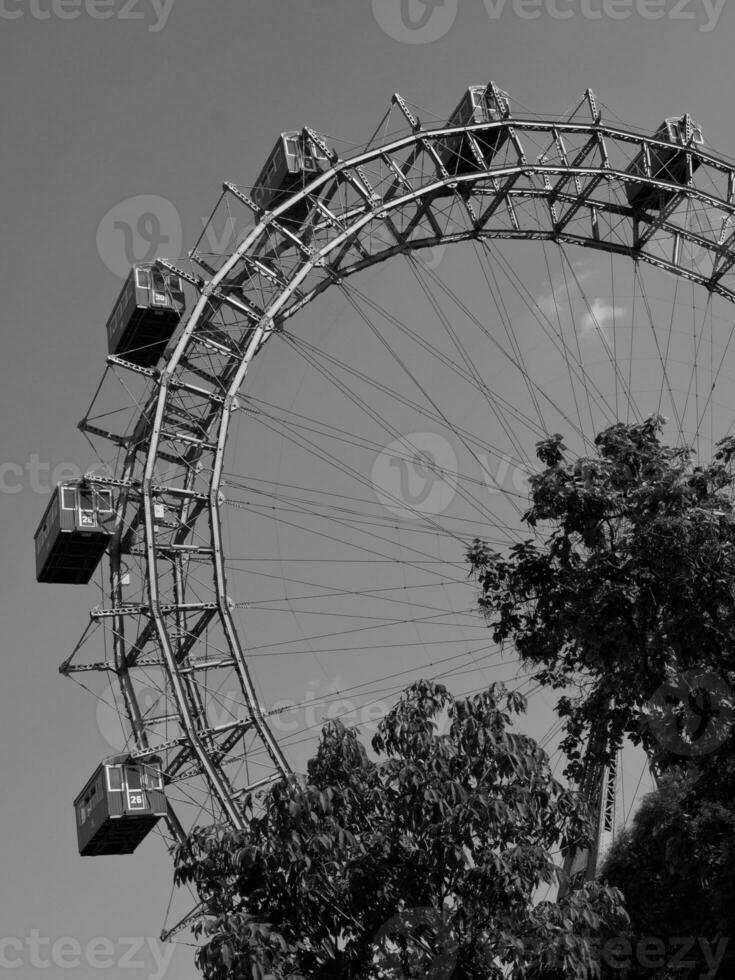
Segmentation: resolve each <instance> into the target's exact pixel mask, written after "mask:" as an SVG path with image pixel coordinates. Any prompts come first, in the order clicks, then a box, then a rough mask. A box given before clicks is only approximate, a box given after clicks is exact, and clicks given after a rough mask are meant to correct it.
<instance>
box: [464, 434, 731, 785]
mask: <svg viewBox="0 0 735 980" xmlns="http://www.w3.org/2000/svg"><path fill="white" fill-rule="evenodd" d="M664 421H665V420H663V419H662V418H661V417H660V416H653V417H651V418H649V419H646V420H645V421H644V422H642V423H637V424H623V423H618V424H616V425H613V426H612V427H610V428H608V429H606V430H605V431H603V432H601V433H600V434H599V435H598V436H597V438H596V439H595V447H596V454H595V455H593V456H589V457H586V456H585V457H580V458H576V459H571V460H567V458H566V448H565V446H564V444H563V439H562V436H560V435H555V436H553V437H551V438H549V439H547V440H545V441H543V442H541V443H539V444H538V446H537V453H538V457H539V459H540V460H541V461H542V463H543V464H544V469H543V471H542V472H540V473H539V474H536V475H534V476H532V477H531V480H530V484H531V506H530V508H529V510H528V511H527V512H526V513H525V514H524V521H525V522H526V523H527V525H528V526H529V528H530V529H532V530H534V531H535V532H536V533H537V537H536V539H535V540H532V539H529V540H525V541H523V542H520V543H518V544H515V545H513V546H512V548H511V549H510V552H509V553H508V554H505V555H504V554H500V553H498V552H495V551H493V550H492V549H490V548H489V547H488V546H487V545H486V544H484V543H483V542H482V541H481V540H479V539H478V540H476V541H475V542H474V544H473V546H472V548H471V549H470V551H469V555H468V557H469V560H470V563H471V567H472V569H473V572H474V573H475V575H476V576H477V579H478V581H479V584H480V589H481V595H480V600H479V601H480V605H481V607H482V609H483V610H484V612H485V614H486V616H487V619H488V621H489V624H490V625H491V627H492V630H493V636H494V639H495V641H496V642H498V643H506V642H509V643H512V644H513V645H514V646H515V648H516V649H517V651H518V653H519V654H520V656H521V657H522V658H523V660H524V661H525V662H526V663H527V664H530V665H532V666H533V667H535V668H536V676H537V678H538V680H539V681H540V682H542V683H544V684H550V685H552V686H554V687H555V688H566V689H568V690H569V691H572V692H573V693H572V694H571V695H570V694H568V693H564V694H563V696H561V697H560V700H559V711H560V714H561V715H562V716H563V717H564V718H565V724H566V737H565V741H564V743H563V747H564V749H565V750H566V753H567V756H568V758H569V759H570V767H569V770H568V771H569V772H570V774H571V775H573V776H579V775H580V774H581V770H582V767H583V759H582V758H581V752H582V747H583V746H584V744H585V743H586V742H587V740H588V739H589V737H590V733H591V732H592V731H595V730H597V731H599V730H600V726H602V729H603V730H604V731H606V734H607V736H608V738H609V742H608V751H609V752H610V753H613V752H615V751H616V750H617V748H618V747H619V745H620V742H621V739H622V737H623V735H624V734H626V733H627V734H628V735H629V736H630V737H632V739H633V740H634V741H636V742H640V741H643V742H644V744H645V745H646V748H647V749H648V750H649V751H651V752H657V753H658V754H659V756H660V760H659V761H660V763H661V765H662V766H664V767H665V766H668V765H675V764H676V762H677V761H680V758H679V756H681V754H682V753H681V752H679V753H677V751H672V750H671V745H666V744H662V740H661V739H660V738H658V739H657V738H656V732H655V730H654V728H653V727H652V721H655V719H652V717H651V710H652V709H651V699H652V696H653V695H654V694H655V693H656V692H657V691H658V690H659V689H660V688H661V686H662V685H664V684H666V683H668V682H671V681H672V680H674V679H676V678H681V677H686V676H688V672H690V671H701V670H702V669H704V670H706V671H707V672H708V675H709V676H710V677H711V678H712V677H714V678H716V679H721V680H722V684H723V686H725V687H726V688H727V690H729V691H732V689H733V681H734V680H735V658H734V656H733V650H735V594H734V591H733V589H734V586H733V583H734V582H735V517H734V514H733V502H732V495H733V474H732V466H731V460H732V457H733V454H735V440H733V439H732V438H728V439H726V440H723V441H722V442H721V443H719V444H718V449H717V452H716V454H715V457H714V459H713V461H712V463H711V464H709V465H706V466H698V465H695V464H694V462H693V459H692V455H693V454H692V452H691V451H690V450H689V449H687V448H681V447H676V448H674V447H669V446H665V445H663V444H662V442H661V433H662V428H663V423H664ZM721 707H722V706H721V705H720V706H717V705H709V707H707V706H706V705H705V706H704V708H703V710H705V711H707V710H709V711H710V714H711V717H709V718H707V717H705V718H704V719H703V725H704V726H706V725H707V724H709V723H710V722H712V721H713V720H714V722H715V723H716V722H717V714H718V710H719V708H721ZM729 707H731V704H730V705H729ZM663 741H664V742H665V741H666V740H663ZM679 749H681V746H679ZM683 754H684V755H686V754H687V753H686V751H684V752H683Z"/></svg>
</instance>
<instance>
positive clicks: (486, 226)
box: [62, 84, 735, 839]
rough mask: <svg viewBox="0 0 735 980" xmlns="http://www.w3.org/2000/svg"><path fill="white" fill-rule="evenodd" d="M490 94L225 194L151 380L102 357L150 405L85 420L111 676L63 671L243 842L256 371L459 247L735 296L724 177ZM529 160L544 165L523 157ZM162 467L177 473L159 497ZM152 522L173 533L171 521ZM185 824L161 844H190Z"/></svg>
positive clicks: (704, 156)
mask: <svg viewBox="0 0 735 980" xmlns="http://www.w3.org/2000/svg"><path fill="white" fill-rule="evenodd" d="M488 91H489V92H490V93H491V94H492V97H493V99H494V100H495V104H496V106H497V108H498V114H497V119H496V120H495V121H493V122H489V123H480V124H472V125H466V126H448V125H439V126H430V127H426V128H425V127H423V126H422V125H421V123H420V122H419V120H418V119H417V118H416V117H415V116H414V114H413V112H412V110H411V108H410V107H409V106H408V105H407V104H406V103H405V102H404V101H403V99H401V98H400V96H395V97H394V105H395V106H396V107H397V111H400V112H401V113H402V116H403V118H404V119H405V123H406V124H407V126H406V131H405V132H404V133H403V134H402V135H400V136H398V137H392V138H390V139H387V140H384V141H383V142H381V143H376V144H375V145H368V146H367V147H366V148H365V149H364V150H362V151H359V152H355V153H352V154H351V155H350V156H349V157H346V158H344V159H342V158H340V157H339V156H338V155H337V154H336V153H335V152H334V151H333V150H331V149H330V148H329V147H328V146H327V145H326V143H325V142H324V141H323V140H322V138H321V137H320V136H319V135H318V134H316V133H314V132H313V131H311V130H305V133H307V134H308V138H309V139H311V140H313V142H314V144H315V145H318V146H320V147H321V149H322V151H323V153H324V154H325V155H326V157H327V158H328V161H329V162H328V165H327V166H326V167H325V168H324V170H323V172H322V173H320V174H318V175H317V176H315V177H314V179H312V180H310V181H309V182H308V183H306V184H305V185H304V186H303V187H301V188H299V189H297V190H296V191H294V192H293V193H291V194H290V195H289V196H288V197H287V199H285V200H284V201H283V202H282V203H280V204H279V205H278V206H277V207H275V208H274V209H273V211H270V212H264V211H262V210H261V209H260V208H259V207H258V206H257V205H256V204H255V202H254V201H253V200H252V199H251V198H250V197H249V196H248V193H247V192H246V191H245V190H242V189H241V188H240V187H238V186H237V185H235V184H232V183H226V184H225V185H224V187H223V192H222V196H221V198H220V201H219V205H218V206H225V207H227V208H228V209H230V208H239V209H242V210H243V213H245V214H247V215H248V216H249V220H251V221H253V222H254V223H253V226H252V230H251V231H250V232H249V233H248V234H247V235H246V237H244V239H243V240H242V241H241V242H240V243H239V244H238V245H237V247H236V248H234V249H233V250H232V251H230V252H229V253H228V254H223V255H222V256H220V257H219V259H217V258H212V257H211V256H210V255H205V254H204V253H203V252H202V251H199V250H198V249H194V250H193V252H192V253H190V256H191V259H192V262H193V266H194V267H198V269H199V273H195V272H184V271H183V270H181V269H179V268H178V267H177V266H176V265H175V264H174V263H172V262H168V261H166V260H160V261H161V263H162V265H163V266H164V267H168V268H169V269H171V270H172V271H175V272H177V273H178V274H180V275H181V276H182V277H183V278H184V279H185V280H186V281H187V282H188V283H189V284H190V286H191V288H192V290H193V291H194V293H195V294H196V303H195V305H194V307H193V309H192V311H191V313H190V314H189V315H188V317H187V319H186V321H185V324H184V326H183V329H182V330H181V331H180V333H179V334H178V336H177V338H176V341H175V344H174V346H173V347H172V348H171V349H170V350H169V352H168V353H167V356H166V359H165V362H164V363H163V364H162V366H161V367H160V369H146V368H140V367H136V366H135V365H132V364H130V363H129V362H125V360H124V359H122V358H119V357H118V358H116V357H113V356H111V357H109V358H108V372H111V373H112V374H114V375H115V376H123V377H127V376H128V375H130V376H137V379H138V383H139V384H141V385H143V386H144V389H141V390H145V392H146V394H145V397H144V398H141V397H136V398H134V399H131V413H130V416H129V419H128V421H127V428H126V429H125V430H124V431H123V432H121V433H119V434H117V435H115V434H114V433H112V432H110V431H108V430H107V429H103V428H101V426H100V424H99V421H98V419H97V418H96V416H95V414H94V412H92V411H90V412H89V413H88V414H87V416H85V419H84V420H83V422H82V423H80V427H81V428H82V429H83V430H84V431H85V432H87V434H89V435H91V436H93V437H101V438H103V439H104V440H107V441H109V440H112V441H113V442H115V443H116V444H117V446H118V448H119V457H118V462H117V464H116V468H115V472H114V474H112V475H106V476H101V475H99V474H94V473H93V474H90V475H89V479H90V480H91V481H93V482H94V481H97V482H100V483H104V484H105V485H107V486H113V487H114V488H116V491H117V503H116V534H115V537H114V538H113V543H112V546H111V548H110V580H109V588H106V590H105V591H106V600H105V603H104V604H103V605H102V606H100V607H98V608H96V609H95V610H93V612H92V623H93V624H95V625H102V626H103V627H105V628H107V632H108V635H109V636H110V638H111V650H112V652H111V655H110V656H106V657H105V659H104V660H103V661H100V660H99V659H92V661H91V662H84V663H82V662H81V650H82V648H83V647H84V646H85V645H86V644H87V643H88V641H89V635H88V634H87V635H85V637H84V638H83V641H84V642H83V643H80V646H79V647H78V648H77V649H76V650H75V652H74V654H73V655H72V656H71V657H70V658H68V659H67V661H65V663H64V665H63V666H62V671H63V672H64V673H66V674H68V675H72V676H77V675H78V673H79V672H84V671H89V670H101V671H103V672H105V673H107V674H112V675H113V676H114V678H115V682H116V684H117V685H119V692H120V695H119V696H120V698H121V700H122V704H123V705H124V712H125V715H126V716H127V719H128V725H129V735H130V741H131V744H130V752H131V755H132V756H133V757H137V758H141V759H142V758H146V757H150V756H152V755H158V756H160V757H161V758H162V759H163V771H164V774H165V779H166V781H167V783H168V784H169V786H171V787H173V786H174V785H175V784H177V785H181V784H183V783H185V782H186V780H189V779H200V780H203V785H204V786H205V787H206V791H207V792H208V794H209V795H210V802H211V810H212V814H211V815H212V816H213V817H217V816H220V817H222V818H224V819H225V820H227V821H229V823H230V824H231V825H233V826H235V827H241V826H243V820H244V817H243V813H242V807H241V801H242V799H243V797H244V796H245V795H246V794H247V793H250V792H252V791H253V790H257V789H258V788H261V787H264V786H267V785H268V784H270V783H271V782H272V781H273V780H276V779H279V778H281V777H282V776H284V775H285V774H287V773H288V772H289V770H290V766H289V762H288V760H287V758H286V754H285V752H284V751H283V749H282V747H281V745H280V744H279V741H278V739H277V738H276V737H275V736H274V734H273V732H272V731H271V726H270V724H269V718H268V712H267V711H265V710H264V709H263V708H262V707H261V705H260V704H259V699H258V694H257V690H256V686H255V684H254V683H253V679H252V676H251V670H250V661H249V656H248V651H247V648H246V644H244V643H243V642H242V641H241V639H240V637H239V635H238V629H237V625H236V621H235V616H234V610H233V603H232V600H231V598H230V595H229V593H228V570H227V567H226V541H225V534H224V531H223V508H224V506H225V494H224V492H223V486H224V485H225V484H224V479H223V473H224V467H225V450H226V447H227V443H228V436H229V434H230V432H231V428H232V425H231V423H232V420H233V417H235V415H236V413H237V412H241V411H242V409H243V405H242V404H241V401H238V397H239V398H240V399H242V397H243V394H242V393H243V391H247V385H246V382H247V381H248V379H249V377H250V374H251V365H252V363H253V360H254V358H255V356H256V355H257V354H258V353H259V352H260V351H261V350H263V348H264V347H265V345H266V343H267V342H268V341H269V339H271V338H272V337H273V336H276V335H278V334H279V333H281V332H283V331H284V328H285V325H286V324H288V322H289V321H290V320H291V318H293V317H296V316H297V315H298V314H300V313H301V311H303V310H304V309H305V307H306V306H307V305H308V304H309V303H310V302H311V301H313V300H315V299H316V298H317V297H319V296H321V295H322V294H323V293H325V291H327V290H329V289H335V288H336V289H340V288H344V286H345V283H346V281H347V280H348V279H349V278H350V277H351V276H353V275H354V274H356V273H359V272H360V271H362V270H365V269H367V268H369V267H371V266H374V265H376V264H378V263H381V262H384V261H385V260H388V259H391V258H393V257H395V256H410V255H411V254H412V253H414V252H419V251H420V250H423V249H427V248H435V247H437V246H444V245H453V244H457V243H460V242H476V243H484V242H489V241H493V240H494V241H501V240H523V241H528V240H530V241H538V242H549V243H552V244H553V245H555V246H559V247H560V248H563V247H564V246H572V247H574V246H581V247H582V248H584V249H590V250H593V251H594V252H597V253H599V252H601V251H604V252H607V253H610V255H619V256H625V257H627V258H628V259H630V260H632V262H633V263H634V265H635V267H636V268H638V267H639V266H640V264H641V263H647V264H649V265H650V266H653V267H655V268H657V269H659V270H662V271H663V272H666V273H671V274H673V275H674V276H675V277H677V279H678V280H689V281H690V282H692V283H693V284H695V285H696V286H698V287H702V288H703V289H704V290H705V293H706V295H707V296H708V297H711V296H719V297H722V298H723V300H724V301H725V302H727V303H731V302H732V301H733V299H735V231H733V230H731V224H732V220H733V216H734V215H735V166H734V165H733V164H731V163H730V162H728V161H727V160H725V159H724V158H722V157H719V156H716V155H714V154H712V153H710V152H708V151H707V150H705V149H704V148H703V147H702V146H700V145H695V144H694V143H690V144H689V145H687V146H685V147H684V148H683V149H682V150H681V151H680V152H681V153H682V154H683V155H684V156H685V158H686V161H687V168H688V174H687V180H686V182H683V183H679V182H676V183H672V182H671V181H670V180H666V179H661V178H660V176H659V177H657V176H656V175H655V174H654V173H653V172H652V168H651V160H652V159H655V154H656V153H657V152H660V151H662V150H663V149H664V148H666V147H667V146H668V144H667V143H665V142H663V141H661V140H660V139H657V138H655V137H653V136H645V135H641V134H640V133H638V132H634V131H632V130H630V129H628V128H626V127H623V126H618V125H610V124H607V123H605V122H603V120H602V117H601V114H600V112H599V111H598V109H597V105H596V102H595V100H594V96H593V95H592V93H591V92H588V93H587V95H586V97H585V99H583V100H582V103H581V106H580V107H578V109H577V110H575V112H573V113H572V114H571V116H569V117H566V118H564V119H549V118H545V119H541V118H534V117H530V116H529V117H526V116H523V115H519V116H516V115H513V114H512V112H511V110H510V107H509V105H508V103H507V102H506V100H505V97H504V95H503V94H502V93H501V92H500V91H499V90H498V89H496V88H495V86H494V85H492V84H491V86H488ZM581 112H584V113H586V114H587V116H586V118H585V117H583V116H582V115H581V114H580V113H581ZM483 138H484V140H485V142H484V143H483ZM448 139H455V140H456V139H461V140H463V141H464V143H463V145H465V146H466V147H467V148H468V152H469V153H470V154H471V156H472V158H473V162H472V166H471V167H467V168H465V169H464V172H455V173H450V172H449V171H448V170H447V167H446V166H445V165H444V163H443V160H442V153H443V149H444V148H445V147H446V141H447V140H448ZM488 140H490V141H492V145H494V146H497V150H495V152H493V153H492V154H488V153H487V151H486V150H483V147H486V146H487V141H488ZM529 144H531V145H533V146H534V147H535V150H538V149H539V147H540V146H541V147H542V148H543V149H542V152H539V153H535V154H534V155H533V156H532V155H530V154H529V152H528V146H529ZM524 147H525V149H524ZM669 148H670V147H669ZM634 158H639V159H641V160H643V161H644V164H643V166H642V167H640V168H639V170H638V172H631V170H629V169H628V168H629V166H630V164H631V161H632V160H633V159H634ZM631 187H638V188H646V192H647V193H649V194H652V195H658V196H659V198H658V199H659V202H660V207H657V208H655V207H654V208H650V207H649V208H648V209H647V210H642V209H640V208H634V207H632V206H631V205H630V203H629V199H628V198H626V190H627V189H629V188H631ZM305 213H307V214H308V220H305V219H303V215H304V214H305ZM290 215H291V216H298V218H297V219H295V218H294V217H292V218H291V219H289V216H290ZM693 215H694V217H695V220H694V222H693V221H692V216H693ZM692 250H696V251H697V254H698V255H699V259H698V261H697V263H696V267H695V266H693V265H692V263H691V262H690V261H689V257H690V256H691V252H692ZM723 358H724V355H723ZM713 387H714V385H713ZM723 435H724V432H723ZM162 469H166V471H167V473H168V474H169V476H168V478H167V480H166V481H165V482H162V481H161V478H160V472H161V471H162ZM171 474H173V475H171ZM159 508H163V509H164V510H165V513H166V516H167V517H170V516H171V515H172V514H173V515H174V516H175V519H174V520H169V521H168V522H167V521H166V519H165V518H161V516H160V510H159ZM479 532H480V534H481V532H482V529H481V528H480V529H479ZM191 560H196V561H197V562H198V563H199V565H200V567H204V568H209V569H210V570H211V592H212V594H211V595H209V596H207V597H206V599H205V601H202V598H201V590H200V589H197V590H195V594H194V595H189V594H187V591H188V590H187V585H188V579H187V572H186V568H187V565H188V563H189V562H190V561H191ZM131 563H132V564H135V565H136V567H138V569H139V578H140V582H141V583H142V585H141V588H142V590H143V594H142V595H141V596H140V601H138V602H131V601H130V600H128V599H126V598H125V589H124V578H125V574H126V571H127V569H128V568H129V567H130V565H131ZM213 625H216V626H217V628H218V630H219V633H218V635H219V637H220V643H219V645H218V650H217V651H216V654H215V655H211V654H210V652H209V651H208V650H205V651H204V652H202V651H203V645H204V643H205V638H206V636H207V632H208V630H210V628H211V627H212V626H213ZM141 669H147V670H159V671H160V672H161V676H162V677H164V678H165V684H166V687H167V694H166V707H165V710H163V711H159V712H158V713H157V714H156V715H155V716H151V715H150V713H147V712H146V711H145V710H144V709H143V707H142V706H141V704H140V698H139V689H138V687H137V684H138V682H137V680H136V671H138V670H141ZM218 669H219V670H224V671H228V672H229V676H231V677H235V678H236V679H237V684H238V687H239V692H240V697H241V699H242V700H241V705H240V706H239V707H240V710H239V712H238V717H236V718H233V719H232V720H231V721H229V722H227V723H225V724H215V723H213V721H212V719H211V718H210V717H209V715H208V711H207V699H206V696H205V694H203V687H201V684H203V683H204V682H200V677H209V676H211V674H212V672H213V671H216V670H218ZM254 755H257V756H258V759H259V763H258V764H259V766H260V769H258V770H257V771H256V772H255V773H253V772H251V771H249V769H248V767H247V765H241V766H240V768H239V770H238V774H237V777H236V779H235V778H233V776H232V773H231V772H228V764H229V762H230V761H231V759H232V758H234V757H236V758H237V759H239V760H240V762H241V763H247V758H248V756H250V757H253V756H254ZM174 811H175V807H172V810H171V816H170V819H169V828H170V830H171V833H172V836H173V837H174V838H178V839H181V838H182V835H183V833H184V830H183V827H182V825H181V823H180V822H179V819H178V817H177V816H176V814H175V812H174Z"/></svg>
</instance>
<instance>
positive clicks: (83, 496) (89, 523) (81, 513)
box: [77, 489, 97, 527]
mask: <svg viewBox="0 0 735 980" xmlns="http://www.w3.org/2000/svg"><path fill="white" fill-rule="evenodd" d="M77 497H78V501H79V505H78V511H77V515H78V520H77V525H78V526H79V527H97V511H96V509H95V506H94V494H93V493H92V491H91V490H81V489H80V490H79V491H78V494H77Z"/></svg>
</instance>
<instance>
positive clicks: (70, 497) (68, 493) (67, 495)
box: [61, 487, 76, 510]
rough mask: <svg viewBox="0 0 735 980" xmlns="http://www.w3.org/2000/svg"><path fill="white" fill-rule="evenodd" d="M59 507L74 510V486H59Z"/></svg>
mask: <svg viewBox="0 0 735 980" xmlns="http://www.w3.org/2000/svg"><path fill="white" fill-rule="evenodd" d="M61 507H62V509H63V510H74V508H75V507H76V494H75V492H74V487H62V488H61Z"/></svg>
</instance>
